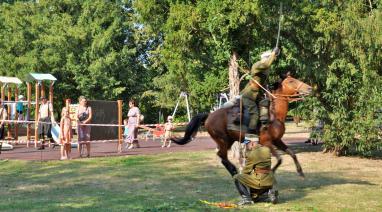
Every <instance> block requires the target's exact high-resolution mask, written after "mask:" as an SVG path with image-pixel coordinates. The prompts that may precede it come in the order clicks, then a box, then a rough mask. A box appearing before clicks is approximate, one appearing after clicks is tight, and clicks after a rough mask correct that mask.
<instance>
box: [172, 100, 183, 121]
mask: <svg viewBox="0 0 382 212" xmlns="http://www.w3.org/2000/svg"><path fill="white" fill-rule="evenodd" d="M181 97H182V95H180V96H179V99H178V102H177V103H176V106H175V109H174V112H173V113H172V118H173V119H174V118H175V113H176V110H177V109H178V105H179V101H180V98H181Z"/></svg>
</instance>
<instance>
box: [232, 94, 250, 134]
mask: <svg viewBox="0 0 382 212" xmlns="http://www.w3.org/2000/svg"><path fill="white" fill-rule="evenodd" d="M249 121H250V115H249V111H248V108H247V107H245V106H244V105H241V108H240V100H239V101H236V102H235V103H234V104H233V106H230V107H228V112H227V129H228V130H233V131H241V132H244V133H246V132H247V130H248V125H249ZM240 125H241V126H240Z"/></svg>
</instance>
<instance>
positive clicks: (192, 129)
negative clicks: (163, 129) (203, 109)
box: [171, 113, 209, 145]
mask: <svg viewBox="0 0 382 212" xmlns="http://www.w3.org/2000/svg"><path fill="white" fill-rule="evenodd" d="M208 115H209V113H199V114H198V115H196V116H194V118H192V119H191V121H190V123H188V125H187V127H186V131H185V133H184V137H183V138H171V140H172V141H173V142H175V143H177V144H180V145H184V144H187V143H189V142H190V141H192V139H193V138H194V137H195V136H196V133H197V132H198V129H199V127H200V125H202V124H203V123H204V121H205V120H206V119H207V117H208Z"/></svg>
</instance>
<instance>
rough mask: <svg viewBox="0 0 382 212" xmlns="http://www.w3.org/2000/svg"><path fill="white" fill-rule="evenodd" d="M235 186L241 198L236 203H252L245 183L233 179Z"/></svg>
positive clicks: (240, 204)
mask: <svg viewBox="0 0 382 212" xmlns="http://www.w3.org/2000/svg"><path fill="white" fill-rule="evenodd" d="M235 186H236V189H237V191H239V194H240V195H241V200H240V201H239V202H238V203H237V205H239V206H242V205H252V204H253V201H252V198H251V193H250V192H249V189H248V188H247V187H246V186H245V185H243V184H242V183H240V182H239V181H238V180H237V179H235Z"/></svg>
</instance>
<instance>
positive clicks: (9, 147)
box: [1, 143, 13, 151]
mask: <svg viewBox="0 0 382 212" xmlns="http://www.w3.org/2000/svg"><path fill="white" fill-rule="evenodd" d="M12 149H13V146H12V145H10V144H7V143H3V145H2V146H1V151H3V150H12Z"/></svg>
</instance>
